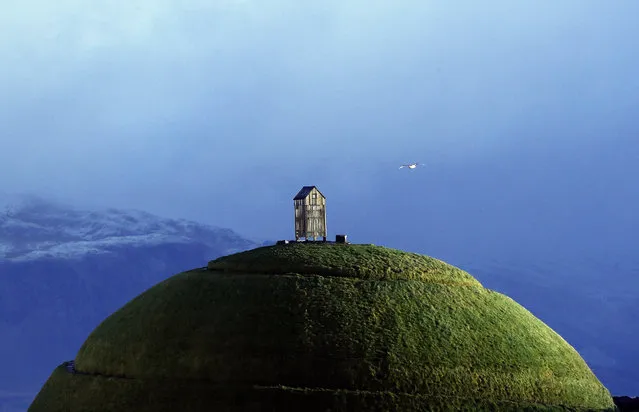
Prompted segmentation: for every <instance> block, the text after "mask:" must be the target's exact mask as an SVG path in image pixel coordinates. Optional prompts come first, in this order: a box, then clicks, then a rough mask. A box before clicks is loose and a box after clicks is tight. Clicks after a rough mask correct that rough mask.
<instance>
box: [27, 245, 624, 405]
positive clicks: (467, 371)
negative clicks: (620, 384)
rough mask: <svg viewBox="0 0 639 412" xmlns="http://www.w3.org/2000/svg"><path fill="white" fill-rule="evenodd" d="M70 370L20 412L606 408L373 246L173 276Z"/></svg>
mask: <svg viewBox="0 0 639 412" xmlns="http://www.w3.org/2000/svg"><path fill="white" fill-rule="evenodd" d="M76 368H77V370H78V371H80V372H82V373H85V374H76V375H73V374H70V373H68V372H66V371H65V369H64V367H60V368H58V369H56V370H55V371H54V373H53V374H52V376H51V377H50V379H49V380H48V381H47V383H46V384H45V386H44V387H43V388H42V390H41V392H40V394H39V395H38V397H37V398H36V399H35V401H34V403H33V404H32V406H31V409H30V410H31V411H45V410H46V411H67V410H69V411H88V410H105V411H106V410H117V411H119V412H127V411H172V410H182V411H209V410H216V411H244V410H256V411H257V410H260V411H265V410H304V411H326V410H332V411H338V410H344V411H346V410H348V411H386V410H389V411H390V410H401V411H421V410H429V408H430V409H434V410H447V409H448V410H460V409H461V410H464V409H467V410H574V411H585V410H597V411H601V410H610V411H612V410H614V404H613V401H612V398H611V396H610V394H609V392H608V391H607V390H606V389H605V388H604V387H603V386H602V385H601V383H600V382H599V381H598V380H597V378H596V377H595V376H594V375H593V373H592V372H591V371H590V369H589V368H588V366H587V365H586V363H585V362H584V361H583V359H582V358H581V357H580V356H579V354H578V353H577V352H576V351H575V350H574V349H573V348H572V347H571V346H570V345H569V344H568V343H566V342H565V341H564V340H563V339H562V338H561V337H560V336H559V335H558V334H556V333H555V332H554V331H553V330H551V329H550V328H549V327H548V326H546V325H545V324H544V323H543V322H541V321H540V320H539V319H537V318H536V317H534V316H533V315H532V314H531V313H530V312H528V311H527V310H526V309H524V308H523V307H522V306H520V305H519V304H517V303H516V302H514V301H513V300H512V299H510V298H508V297H506V296H504V295H502V294H499V293H496V292H494V291H491V290H488V289H485V288H483V287H482V286H481V284H480V283H479V282H478V281H477V280H475V279H474V278H472V276H470V275H469V274H468V273H466V272H464V271H462V270H460V269H457V268H455V267H453V266H450V265H448V264H446V263H444V262H441V261H439V260H437V259H433V258H430V257H426V256H421V255H416V254H412V253H406V252H402V251H398V250H393V249H388V248H383V247H379V246H372V245H339V244H319V245H318V244H289V245H278V246H269V247H263V248H258V249H254V250H251V251H247V252H243V253H238V254H235V255H231V256H226V257H223V258H220V259H217V260H215V261H212V262H210V263H209V265H208V269H206V270H193V271H189V272H184V273H181V274H178V275H176V276H173V277H172V278H169V279H168V280H166V281H164V282H162V283H160V284H158V285H156V286H154V287H153V288H151V289H149V290H148V291H146V292H145V293H143V294H141V295H140V296H138V297H137V298H135V299H133V300H132V301H131V302H129V303H128V304H127V305H125V306H124V307H123V308H121V309H120V310H119V311H117V312H116V313H114V314H113V315H111V316H110V317H108V318H107V319H106V320H105V321H104V322H103V323H102V324H101V325H100V326H98V328H96V329H95V330H94V331H93V333H92V334H91V335H90V336H89V338H88V339H87V340H86V342H85V343H84V345H83V346H82V348H81V349H80V351H79V353H78V355H77V358H76ZM291 408H292V409H291Z"/></svg>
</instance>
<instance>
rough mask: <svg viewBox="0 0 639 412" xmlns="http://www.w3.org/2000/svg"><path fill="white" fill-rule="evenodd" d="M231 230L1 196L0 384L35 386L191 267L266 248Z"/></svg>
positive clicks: (13, 388)
mask: <svg viewBox="0 0 639 412" xmlns="http://www.w3.org/2000/svg"><path fill="white" fill-rule="evenodd" d="M260 245H261V243H260V242H258V241H254V240H250V239H246V238H244V237H242V236H240V235H238V234H237V233H235V232H233V231H232V230H229V229H224V228H219V227H213V226H208V225H203V224H199V223H195V222H190V221H186V220H174V219H164V218H160V217H157V216H154V215H151V214H148V213H144V212H140V211H125V210H116V209H109V210H103V211H96V210H77V209H74V208H70V207H67V206H64V205H59V204H56V203H52V202H48V201H46V200H43V199H39V198H35V197H31V196H19V197H15V196H14V197H11V198H7V197H4V198H1V199H0V294H1V296H0V336H2V339H1V340H0V360H2V364H3V367H2V368H0V391H5V392H25V391H33V392H34V395H35V391H37V389H38V388H39V387H40V386H41V385H42V383H43V382H44V381H45V380H46V379H47V377H48V375H49V374H50V372H51V370H52V368H53V367H54V366H55V365H56V364H57V363H59V360H60V359H67V358H73V357H74V356H75V353H76V351H77V350H78V348H79V346H80V344H81V343H82V342H83V341H84V340H85V339H86V337H87V335H88V333H89V332H90V331H91V330H93V329H94V328H95V327H96V325H97V324H98V323H99V322H101V321H102V320H103V319H104V318H105V317H107V316H108V315H110V314H111V313H112V312H113V311H114V310H116V309H118V308H119V307H120V306H122V305H123V304H124V303H126V302H127V301H129V300H130V299H131V298H133V297H134V296H136V295H138V294H139V293H141V292H142V291H144V290H145V289H147V288H149V287H150V286H152V285H154V284H156V283H157V282H159V281H161V280H163V279H164V278H166V277H168V276H170V275H172V274H174V273H175V272H178V271H180V270H182V269H183V268H185V267H196V266H198V265H201V266H205V265H206V263H207V262H208V261H209V260H210V259H211V258H212V257H218V256H223V255H227V254H229V253H233V252H236V251H241V250H246V249H252V248H254V247H257V246H260Z"/></svg>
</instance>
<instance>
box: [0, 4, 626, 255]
mask: <svg viewBox="0 0 639 412" xmlns="http://www.w3.org/2000/svg"><path fill="white" fill-rule="evenodd" d="M637 15H639V3H637V2H633V1H615V2H595V1H576V0H575V1H563V2H554V3H552V4H551V3H547V4H543V5H541V4H540V3H539V2H535V1H523V2H510V1H489V2H476V1H458V2H455V3H454V4H453V3H450V2H440V1H438V2H435V1H424V0H420V1H402V2H390V1H360V0H357V1H336V0H334V1H333V0H331V1H323V2H312V3H306V2H295V1H284V0H280V1H271V2H258V1H251V0H246V1H231V0H227V1H216V2H205V1H189V0H184V1H177V0H163V1H158V0H154V1H150V0H149V1H147V0H142V1H126V2H125V1H94V2H81V1H71V0H61V1H56V2H45V1H42V0H24V1H21V2H14V4H12V5H11V6H5V9H4V10H3V13H2V14H1V15H0V61H2V62H3V64H2V65H1V66H0V187H2V188H4V190H6V191H35V192H40V193H49V194H55V195H57V196H58V197H60V198H63V199H67V200H69V201H71V202H75V203H78V204H80V203H91V204H108V205H113V206H123V207H140V208H144V209H147V210H149V211H153V212H158V213H164V214H171V215H179V216H184V217H192V218H197V219H203V220H208V221H210V222H212V223H216V224H219V225H228V226H231V227H235V228H238V229H239V230H242V231H244V232H248V233H255V234H258V235H264V236H274V237H282V236H287V233H288V232H290V228H289V226H290V222H289V221H290V216H289V215H290V207H291V206H290V198H291V197H292V196H293V195H294V193H295V192H296V191H297V190H298V189H299V186H301V185H303V184H318V185H319V186H320V188H321V189H322V190H324V191H325V192H327V195H328V196H329V198H330V200H329V202H331V203H330V204H331V205H332V206H331V207H332V208H333V209H331V210H332V211H331V213H330V215H331V216H332V217H331V218H332V219H333V221H335V222H336V223H335V224H334V225H332V226H331V227H332V228H335V230H338V228H344V230H350V231H351V232H353V231H354V232H356V233H361V234H366V236H367V237H374V236H380V237H382V236H386V234H387V233H394V234H393V236H395V237H394V239H397V242H399V239H400V238H401V236H403V235H402V233H407V234H406V236H407V239H409V240H410V242H413V243H415V242H417V243H422V244H423V243H424V242H426V240H425V239H426V238H425V237H424V236H426V235H425V234H424V233H426V232H429V231H432V230H435V229H436V230H437V231H442V230H445V228H446V227H450V228H451V231H450V242H451V244H453V243H454V242H455V239H458V238H459V236H460V233H464V231H466V232H468V233H476V236H477V238H478V239H479V238H481V237H485V236H487V235H490V234H493V235H494V236H504V237H505V236H511V237H512V236H515V234H514V233H516V232H518V231H520V230H521V231H525V230H531V231H535V230H536V231H537V232H539V233H540V234H539V236H542V235H543V236H547V235H548V233H550V232H548V230H550V229H548V228H550V227H551V226H550V223H552V222H561V221H566V219H568V216H570V215H571V213H572V214H574V213H577V212H578V216H577V215H575V216H573V217H575V218H577V217H578V218H579V219H582V220H583V219H585V220H587V221H590V220H591V219H592V217H593V216H600V220H599V221H600V222H601V221H602V220H601V219H604V218H602V217H601V216H604V215H605V219H608V218H612V217H615V218H619V219H621V218H620V217H619V216H622V215H623V216H625V215H624V214H623V213H621V211H622V209H623V210H626V209H624V208H625V206H623V205H624V204H625V205H628V204H632V205H639V200H638V199H639V196H638V195H637V191H636V189H629V188H628V184H630V182H628V181H627V178H626V177H624V176H629V175H630V174H631V173H632V172H633V171H634V172H635V173H636V172H637V171H638V170H639V168H637V167H636V166H635V164H636V160H637V159H639V154H638V153H639V152H638V150H637V148H638V146H639V143H637V138H636V135H637V132H638V131H639V127H638V126H637V125H638V121H637V120H636V112H637V108H638V107H639V97H638V96H639V93H638V92H639V77H638V76H637V75H636V74H637V73H639V58H638V57H637V55H636V53H635V51H636V50H639V29H638V28H637V25H636V16H637ZM600 153H603V154H604V155H603V157H602V156H600ZM409 160H416V161H424V162H428V163H429V167H428V168H426V169H423V170H422V172H423V173H422V174H419V175H418V174H416V173H413V174H412V175H407V174H401V175H398V174H397V172H398V171H397V170H396V166H397V164H398V163H401V162H405V161H409ZM595 171H596V172H595ZM402 172H404V170H402ZM416 172H419V171H416ZM584 176H587V177H588V179H587V181H590V182H594V183H593V185H595V186H596V188H594V189H593V188H590V186H584V187H582V186H580V184H581V183H580V182H584V180H583V179H584ZM601 176H604V177H601ZM624 179H625V180H624ZM480 188H481V189H480ZM592 190H596V192H592ZM604 192H605V193H607V194H606V195H604V194H603V193H604ZM593 193H597V194H598V196H599V197H597V198H596V199H594V198H593ZM391 194H392V195H393V196H391ZM400 194H404V196H407V197H405V198H403V199H401V200H398V199H397V198H396V196H399V195H400ZM566 194H571V195H570V196H568V195H566ZM579 196H581V197H579ZM469 197H471V198H469ZM549 197H554V198H555V199H557V201H556V202H554V203H553V204H549V203H548V200H547V199H549ZM497 198H499V199H501V200H500V201H499V202H497V201H496V200H494V199H497ZM491 199H493V200H491ZM575 199H577V200H575ZM579 199H581V201H580V200H579ZM597 199H599V200H597ZM602 199H603V200H602ZM606 199H609V200H610V199H615V201H614V203H607V202H606ZM623 199H627V200H626V202H625V203H623V202H622V200H623ZM586 200H587V201H588V202H587V203H584V202H585V201H586ZM263 201H264V202H266V205H262V204H261V202H263ZM356 201H369V202H371V203H370V204H369V206H366V207H367V210H368V211H367V213H361V212H358V211H357V210H358V207H359V206H355V205H354V202H356ZM597 202H599V203H597ZM628 202H630V203H628ZM633 202H634V203H633ZM406 203H408V204H409V206H408V209H407V207H406ZM551 203H552V202H551ZM473 204H474V205H481V206H482V207H483V210H484V212H480V211H479V210H480V208H478V209H476V210H475V209H473V208H469V206H468V205H473ZM595 204H597V205H598V206H597V208H598V209H597V210H595V209H594V206H593V205H595ZM454 205H460V206H459V207H455V206H454ZM461 205H466V206H464V207H462V206H461ZM584 205H590V206H592V207H590V206H589V207H586V206H584ZM443 210H446V213H447V214H448V216H449V219H450V221H451V222H454V223H448V224H444V223H442V221H441V219H436V218H435V217H434V216H437V215H438V214H439V213H443ZM473 210H475V211H473ZM409 211H411V213H413V214H412V215H411V214H410V213H409ZM535 211H544V212H543V213H542V214H541V215H539V216H537V215H535V216H537V219H538V222H537V223H536V224H535V223H532V222H533V221H534V219H532V217H531V216H533V214H535V213H537V212H535ZM539 213H541V212H539ZM544 213H545V214H544ZM624 213H628V212H627V211H626V212H624ZM602 214H603V215H602ZM542 215H543V216H542ZM367 216H369V217H375V218H376V219H378V220H380V219H381V220H387V219H388V217H389V216H395V218H394V220H393V222H384V221H383V222H381V223H380V224H381V226H379V227H376V228H375V229H372V228H371V226H370V225H369V223H367V222H368V220H367ZM411 216H412V217H411ZM624 219H626V220H623V222H625V223H624V224H625V226H623V225H622V223H618V227H619V228H621V227H630V226H631V224H636V218H635V217H634V216H629V217H626V218H624ZM633 219H634V220H633ZM516 222H518V223H517V224H518V225H520V226H521V227H517V228H513V225H514V224H515V223H516ZM619 222H622V220H619ZM539 227H544V228H546V229H547V230H546V231H545V232H544V231H541V232H540V231H539V229H538V228H539ZM580 227H583V226H580ZM597 227H598V228H599V229H597V230H600V231H601V230H603V229H602V228H601V227H599V226H597ZM427 228H428V229H427ZM409 229H410V230H409ZM413 229H414V230H413ZM594 229H596V228H595V227H593V230H594ZM566 230H567V232H566V233H570V236H574V235H575V233H576V232H575V230H576V229H574V230H573V229H570V230H568V229H566ZM394 231H397V233H395V232H394ZM618 232H619V233H621V232H622V229H618ZM376 233H382V234H381V235H376ZM442 236H444V235H442ZM468 236H471V235H470V234H469V235H468ZM566 236H568V235H566ZM611 236H612V235H611ZM615 236H616V235H615ZM444 237H445V236H444ZM536 241H538V240H536ZM531 242H532V241H531Z"/></svg>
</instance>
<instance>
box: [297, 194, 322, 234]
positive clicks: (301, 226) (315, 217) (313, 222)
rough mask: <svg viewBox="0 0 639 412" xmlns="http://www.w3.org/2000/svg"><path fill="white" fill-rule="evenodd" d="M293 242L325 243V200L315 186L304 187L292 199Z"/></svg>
mask: <svg viewBox="0 0 639 412" xmlns="http://www.w3.org/2000/svg"><path fill="white" fill-rule="evenodd" d="M293 203H294V206H295V240H300V238H304V239H305V240H311V239H313V240H317V239H318V238H320V237H321V238H322V240H323V241H326V234H327V231H326V198H325V197H324V195H323V194H322V193H321V192H320V191H319V190H318V189H317V187H315V186H304V187H303V188H302V190H300V191H299V192H298V193H297V195H295V197H294V198H293Z"/></svg>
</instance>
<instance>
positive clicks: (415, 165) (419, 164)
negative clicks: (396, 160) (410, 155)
mask: <svg viewBox="0 0 639 412" xmlns="http://www.w3.org/2000/svg"><path fill="white" fill-rule="evenodd" d="M421 165H422V163H410V164H407V165H401V166H400V167H399V168H400V169H402V168H404V167H407V168H409V169H414V168H416V167H417V166H421Z"/></svg>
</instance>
